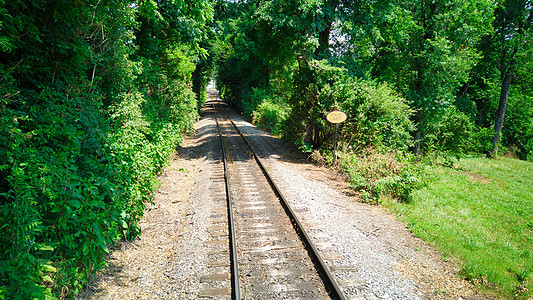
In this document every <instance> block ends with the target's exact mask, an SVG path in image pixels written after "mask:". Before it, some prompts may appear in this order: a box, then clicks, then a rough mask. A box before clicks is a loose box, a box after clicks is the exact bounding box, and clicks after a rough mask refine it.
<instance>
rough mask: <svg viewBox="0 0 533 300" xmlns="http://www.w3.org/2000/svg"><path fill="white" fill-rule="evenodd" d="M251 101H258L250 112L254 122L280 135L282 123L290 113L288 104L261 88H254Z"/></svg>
mask: <svg viewBox="0 0 533 300" xmlns="http://www.w3.org/2000/svg"><path fill="white" fill-rule="evenodd" d="M252 99H253V100H252V103H260V104H259V105H257V106H256V108H255V110H254V111H253V112H252V118H253V122H254V124H257V125H259V126H260V127H262V128H265V129H267V130H269V131H270V132H272V133H274V134H277V135H281V134H282V133H283V123H284V122H285V120H286V119H287V117H288V115H289V113H290V107H289V105H288V104H287V103H286V102H284V101H283V100H282V99H280V98H279V97H274V96H269V95H268V94H266V93H265V92H264V91H262V90H255V91H254V95H253V96H252Z"/></svg>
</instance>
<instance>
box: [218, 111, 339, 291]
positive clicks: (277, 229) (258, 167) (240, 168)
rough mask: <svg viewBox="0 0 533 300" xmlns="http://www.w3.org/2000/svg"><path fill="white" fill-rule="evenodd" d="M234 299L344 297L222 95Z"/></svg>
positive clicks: (220, 114) (221, 135)
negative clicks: (226, 108) (234, 118)
mask: <svg viewBox="0 0 533 300" xmlns="http://www.w3.org/2000/svg"><path fill="white" fill-rule="evenodd" d="M208 105H210V106H211V107H212V109H213V112H214V114H215V120H216V124H217V131H218V134H219V139H220V143H221V148H222V159H223V168H224V182H225V189H226V202H227V209H228V230H229V246H230V252H229V255H230V269H231V272H230V274H231V275H230V276H231V289H232V298H233V299H243V298H246V299H264V298H272V297H283V298H307V299H316V298H333V299H345V296H344V295H343V293H342V291H341V290H340V288H339V286H338V285H337V283H336V282H335V279H334V278H333V276H332V275H331V273H330V271H329V270H328V268H327V266H326V264H325V263H324V261H323V260H322V258H321V257H320V255H319V253H318V250H317V248H316V247H315V245H313V243H312V242H311V239H310V237H309V236H308V234H307V233H306V231H305V229H304V228H303V227H302V224H301V223H300V221H299V220H298V218H297V217H296V215H295V214H294V211H293V210H292V208H291V207H290V206H289V204H288V202H287V201H286V199H285V197H284V196H283V194H282V192H281V191H280V190H279V189H278V187H277V186H276V183H275V182H274V181H273V180H272V178H271V176H270V175H269V174H268V172H267V170H266V168H265V166H264V164H263V162H262V160H261V159H260V158H259V157H258V156H257V155H256V154H255V152H254V150H253V146H252V145H251V144H250V143H249V142H248V140H247V138H246V137H245V136H244V135H243V133H242V132H241V130H239V128H238V127H237V125H236V124H235V123H234V122H233V121H232V120H231V118H230V117H229V115H228V114H227V113H226V110H225V108H224V104H223V103H222V102H219V101H212V102H210V103H208Z"/></svg>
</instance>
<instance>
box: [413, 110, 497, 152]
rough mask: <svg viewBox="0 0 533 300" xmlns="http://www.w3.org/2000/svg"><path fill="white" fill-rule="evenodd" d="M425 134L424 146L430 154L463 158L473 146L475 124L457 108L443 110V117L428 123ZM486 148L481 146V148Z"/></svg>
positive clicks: (484, 132) (437, 117) (436, 117)
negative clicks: (435, 153) (436, 153)
mask: <svg viewBox="0 0 533 300" xmlns="http://www.w3.org/2000/svg"><path fill="white" fill-rule="evenodd" d="M425 132H426V135H425V137H424V139H423V141H422V144H423V145H424V148H425V149H427V150H428V151H429V152H438V153H441V154H443V155H444V156H454V157H461V156H462V155H464V154H466V153H467V152H468V151H469V149H471V148H472V146H473V145H472V140H471V138H472V134H473V132H474V124H473V123H472V121H471V120H470V119H469V118H468V116H467V115H465V114H464V113H463V112H461V111H459V110H458V109H457V108H456V107H455V106H450V107H448V108H447V109H445V110H442V112H441V115H439V116H435V120H433V121H430V122H428V123H427V125H426V128H425ZM481 134H487V132H486V131H483V132H481ZM480 142H481V141H480ZM489 142H490V139H489ZM484 146H485V145H483V144H481V145H479V147H480V148H481V147H484Z"/></svg>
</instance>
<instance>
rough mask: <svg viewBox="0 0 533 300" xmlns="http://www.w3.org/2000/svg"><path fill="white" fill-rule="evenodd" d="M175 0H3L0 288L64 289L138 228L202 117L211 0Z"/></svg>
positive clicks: (20, 292) (21, 292) (49, 293)
mask: <svg viewBox="0 0 533 300" xmlns="http://www.w3.org/2000/svg"><path fill="white" fill-rule="evenodd" d="M178 2H179V1H176V2H175V1H158V2H157V3H156V2H154V1H142V2H140V3H137V4H132V3H131V2H129V1H121V0H112V1H105V3H103V2H100V1H92V0H86V1H77V2H75V3H73V2H70V1H18V0H16V1H9V2H6V1H0V11H1V12H2V14H1V15H2V19H1V20H0V29H1V30H2V35H1V38H0V70H1V72H2V75H1V77H0V228H1V229H2V230H0V298H19V299H34V298H37V299H43V298H56V297H59V298H63V297H72V296H73V295H75V294H77V293H78V292H79V291H80V289H81V288H82V287H83V286H84V285H85V284H86V283H88V282H89V281H90V279H91V277H92V275H93V274H94V272H95V271H97V270H98V269H99V268H101V267H102V266H103V265H104V264H105V261H104V257H105V255H106V253H107V252H108V249H107V247H108V245H109V244H110V243H114V242H115V241H117V240H119V239H122V238H128V239H131V238H133V237H135V236H137V235H138V234H139V233H140V229H139V226H138V221H139V219H140V218H141V217H142V214H143V210H144V205H145V203H146V201H150V199H151V195H152V193H153V192H154V190H155V189H156V188H157V187H158V183H157V181H156V179H155V178H156V175H157V173H158V172H159V170H160V169H161V168H162V166H163V165H164V164H165V162H166V160H167V158H168V156H169V155H170V153H171V152H172V151H174V149H175V147H176V145H177V143H178V142H179V141H180V139H181V133H183V132H184V131H186V130H188V129H190V128H191V125H192V122H193V121H194V119H195V118H196V117H197V112H196V101H195V95H194V93H193V92H192V90H191V84H192V73H193V71H194V70H195V68H196V66H195V62H196V61H197V57H198V54H199V53H203V51H202V50H201V49H200V48H199V44H198V42H199V41H200V40H201V35H202V30H203V29H202V28H203V25H202V24H204V23H205V22H206V20H208V19H209V18H210V6H209V5H208V3H206V2H204V1H192V2H191V3H189V5H187V6H184V5H177V4H179V3H181V2H179V3H178ZM162 36H164V37H165V38H162Z"/></svg>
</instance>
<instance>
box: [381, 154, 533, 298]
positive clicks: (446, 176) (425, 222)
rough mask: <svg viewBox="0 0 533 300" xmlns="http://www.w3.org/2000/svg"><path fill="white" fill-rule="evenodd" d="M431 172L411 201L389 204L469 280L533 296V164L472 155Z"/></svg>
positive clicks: (509, 293) (506, 293)
mask: <svg viewBox="0 0 533 300" xmlns="http://www.w3.org/2000/svg"><path fill="white" fill-rule="evenodd" d="M428 172H429V174H430V178H431V179H430V180H429V183H428V185H427V186H426V187H424V188H422V189H420V190H418V191H415V192H414V193H413V199H412V201H411V202H410V203H408V204H405V203H396V202H388V205H389V206H390V207H391V208H392V210H393V211H395V212H396V213H397V214H399V215H400V217H401V219H402V220H403V221H405V222H406V223H407V224H408V226H409V228H410V230H411V231H412V232H413V233H414V234H415V235H416V236H418V237H420V238H422V239H424V240H426V241H428V242H430V243H432V244H433V245H435V246H436V247H437V248H438V249H440V251H441V252H442V253H443V258H444V259H445V258H447V257H449V258H452V259H454V260H455V261H458V262H459V263H460V264H461V268H462V271H461V274H460V275H461V276H463V277H464V278H466V279H468V280H472V281H474V282H478V283H483V286H484V287H485V288H487V289H490V290H492V291H495V292H496V293H497V294H499V295H500V296H504V297H514V296H516V295H518V296H519V298H527V297H528V296H531V295H533V163H530V162H525V161H520V160H515V159H509V158H499V159H494V160H489V159H485V158H467V159H461V160H460V161H459V162H458V163H456V164H455V167H454V168H446V167H441V166H433V167H431V168H430V169H428ZM527 290H529V291H527Z"/></svg>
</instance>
